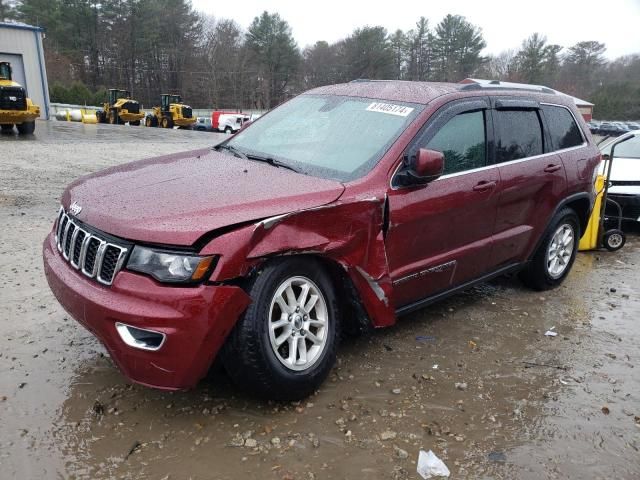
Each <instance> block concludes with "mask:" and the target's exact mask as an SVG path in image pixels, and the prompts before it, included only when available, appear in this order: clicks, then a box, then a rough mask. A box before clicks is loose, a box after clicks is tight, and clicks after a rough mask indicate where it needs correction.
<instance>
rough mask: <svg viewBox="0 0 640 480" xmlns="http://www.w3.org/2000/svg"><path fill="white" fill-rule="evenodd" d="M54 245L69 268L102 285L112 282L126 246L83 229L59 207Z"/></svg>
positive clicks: (122, 260) (121, 262) (124, 254)
mask: <svg viewBox="0 0 640 480" xmlns="http://www.w3.org/2000/svg"><path fill="white" fill-rule="evenodd" d="M56 244H57V245H58V251H59V252H60V253H61V254H62V257H63V258H64V259H65V260H66V261H67V262H69V264H70V265H71V266H72V267H73V268H75V269H76V270H79V271H81V272H82V273H83V274H84V275H86V276H87V277H89V278H94V279H96V280H97V281H98V282H100V283H102V284H103V285H111V284H112V283H113V279H114V278H115V276H116V273H118V271H119V270H120V268H121V267H122V264H123V263H124V260H125V258H126V256H127V248H126V247H124V246H122V245H116V244H115V243H112V242H109V241H107V240H105V239H104V238H103V237H101V236H100V235H99V234H96V233H95V232H92V231H89V230H87V229H86V228H83V227H82V226H80V224H79V223H77V221H74V219H73V218H72V217H70V216H69V215H67V213H66V212H65V211H64V209H63V208H60V213H59V214H58V223H57V226H56Z"/></svg>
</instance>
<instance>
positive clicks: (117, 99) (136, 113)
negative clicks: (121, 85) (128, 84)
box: [96, 88, 144, 125]
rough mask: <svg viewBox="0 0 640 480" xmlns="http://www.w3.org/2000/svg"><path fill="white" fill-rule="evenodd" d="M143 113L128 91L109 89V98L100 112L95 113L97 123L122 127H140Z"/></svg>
mask: <svg viewBox="0 0 640 480" xmlns="http://www.w3.org/2000/svg"><path fill="white" fill-rule="evenodd" d="M143 118H144V112H143V111H142V110H140V103H139V102H138V101H136V100H133V99H132V98H131V93H130V92H129V91H128V90H119V89H117V88H110V89H109V98H108V99H107V101H106V102H105V103H103V104H102V110H98V111H97V112H96V119H97V120H98V123H110V124H112V125H122V124H124V123H127V122H129V125H140V121H141V120H142V119H143Z"/></svg>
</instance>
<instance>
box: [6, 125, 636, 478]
mask: <svg viewBox="0 0 640 480" xmlns="http://www.w3.org/2000/svg"><path fill="white" fill-rule="evenodd" d="M217 138H220V137H217V136H215V135H213V134H207V133H199V132H184V131H177V130H175V131H170V132H168V131H163V130H158V129H145V128H143V127H138V128H136V127H131V128H130V127H125V126H108V125H106V126H102V125H101V126H83V125H79V124H67V123H57V122H49V123H46V122H39V124H38V127H37V131H36V135H35V137H32V138H27V139H24V138H23V139H21V138H19V137H17V136H13V135H11V136H7V135H3V136H2V137H0V219H2V222H3V225H2V228H1V229H0V271H1V272H2V279H1V280H0V298H1V302H0V478H2V479H4V478H7V479H12V478H16V479H58V478H65V479H66V478H72V479H107V478H117V479H120V478H122V479H194V480H195V479H240V478H242V479H353V478H364V479H404V478H408V479H409V478H410V479H414V478H418V475H417V474H416V461H417V457H418V452H419V450H420V449H424V450H429V449H431V450H433V451H434V452H435V453H436V455H438V456H439V457H440V458H441V459H442V460H444V461H445V463H446V464H447V465H448V467H449V468H450V470H451V472H452V477H451V478H480V479H483V478H486V479H489V478H497V479H503V478H504V479H507V478H508V479H512V478H519V479H543V478H550V479H555V478H563V479H564V478H570V479H587V478H589V479H591V478H593V479H597V478H603V479H604V478H616V479H635V478H640V454H639V452H638V449H639V448H640V428H639V427H640V370H638V369H639V368H640V367H639V366H638V360H639V358H640V323H639V316H640V295H638V288H639V286H640V281H639V280H640V274H639V272H638V264H639V263H640V238H639V237H638V235H637V233H636V234H633V235H631V236H630V238H629V240H628V243H627V245H626V246H625V247H624V249H622V250H621V251H619V252H617V253H608V252H595V253H581V254H580V255H579V257H578V259H577V261H576V264H575V266H574V269H573V271H572V272H571V275H570V276H569V278H568V280H567V281H566V282H565V284H564V285H563V286H562V287H561V288H559V289H557V290H554V291H551V292H545V293H544V294H540V293H537V292H532V291H529V290H527V289H525V288H524V287H523V286H522V285H521V284H520V283H519V282H518V281H517V280H516V279H514V278H502V279H499V280H497V281H494V282H492V283H490V284H487V285H484V286H482V287H478V288H475V289H473V290H471V291H469V292H467V293H464V294H461V295H458V296H455V297H453V298H451V299H449V300H447V301H445V302H442V303H439V304H437V305H434V306H432V307H429V308H428V309H426V310H423V311H420V312H417V313H415V314H412V315H410V316H408V317H405V318H403V319H401V321H400V322H399V324H398V325H397V326H396V327H393V328H390V329H387V330H383V331H376V332H374V333H373V334H371V335H366V336H363V337H360V338H357V339H349V340H347V341H345V342H344V343H343V345H342V347H341V349H340V352H339V361H338V364H337V365H336V367H335V369H334V370H333V372H332V374H331V376H330V378H329V380H328V381H327V382H326V383H325V384H324V386H323V387H322V388H321V390H320V391H319V392H318V393H317V394H315V395H314V396H312V397H310V398H309V399H308V400H306V401H304V402H300V403H294V404H276V403H265V402H259V401H255V400H252V399H250V398H247V397H245V396H244V395H242V394H241V393H240V392H238V391H237V390H236V389H235V388H234V387H233V386H232V385H230V383H229V381H228V379H227V378H226V377H225V376H224V374H223V373H220V372H214V373H212V375H211V376H210V378H207V379H206V380H205V381H203V382H201V383H200V385H199V386H198V388H197V389H195V390H194V391H190V392H181V393H166V392H160V391H155V390H150V389H148V388H144V387H141V386H137V385H131V384H129V383H128V382H127V381H126V379H125V378H124V377H123V376H122V375H121V374H120V373H119V372H118V370H117V369H116V368H115V367H114V365H113V363H112V362H111V360H110V359H109V357H108V356H107V354H106V352H105V350H104V349H103V348H102V346H101V345H100V344H99V343H98V342H97V341H96V340H95V339H94V338H93V337H92V336H91V335H90V334H89V333H88V332H87V331H85V330H84V329H83V328H81V327H80V326H79V325H78V324H77V323H76V322H75V321H74V320H72V319H70V318H69V316H68V315H67V314H66V313H65V312H64V311H63V309H62V308H61V307H60V306H59V305H58V304H57V302H56V301H55V299H54V297H53V295H52V294H51V293H50V291H49V289H48V287H47V284H46V281H45V278H44V275H43V270H42V260H41V243H42V240H43V239H44V237H45V235H46V234H47V232H48V231H49V229H50V228H51V226H52V223H53V221H54V217H55V214H56V210H57V208H58V199H59V197H60V194H61V192H62V190H63V188H64V186H65V185H66V184H68V183H69V182H70V181H71V180H73V179H74V178H76V177H77V176H79V175H82V174H85V173H88V172H93V171H95V170H98V169H100V168H103V167H106V166H109V165H113V164H116V163H119V162H123V161H128V160H133V159H137V158H143V157H148V156H152V155H154V154H161V153H169V152H174V151H180V150H185V149H190V148H200V147H202V146H206V145H210V144H212V143H214V142H215V139H217ZM551 327H555V331H556V332H558V336H556V337H549V336H545V335H544V333H545V332H546V331H547V330H548V329H550V328H551Z"/></svg>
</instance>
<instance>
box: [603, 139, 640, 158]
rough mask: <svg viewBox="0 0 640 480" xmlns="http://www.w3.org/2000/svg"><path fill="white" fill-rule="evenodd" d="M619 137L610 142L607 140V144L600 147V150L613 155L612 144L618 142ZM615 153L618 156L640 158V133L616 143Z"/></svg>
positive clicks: (604, 153)
mask: <svg viewBox="0 0 640 480" xmlns="http://www.w3.org/2000/svg"><path fill="white" fill-rule="evenodd" d="M617 141H618V139H617V138H615V139H613V140H611V141H610V142H607V143H606V145H603V146H602V147H600V151H601V152H602V154H603V155H611V146H612V145H613V144H614V143H615V142H617ZM614 155H615V156H616V158H638V159H640V135H635V136H634V137H632V138H630V139H629V140H626V141H625V142H622V143H620V144H618V145H616V149H615V150H614Z"/></svg>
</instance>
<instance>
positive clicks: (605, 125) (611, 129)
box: [597, 122, 629, 137]
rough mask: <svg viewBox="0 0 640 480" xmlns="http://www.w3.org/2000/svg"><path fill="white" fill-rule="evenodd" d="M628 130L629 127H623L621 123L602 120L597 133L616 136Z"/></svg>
mask: <svg viewBox="0 0 640 480" xmlns="http://www.w3.org/2000/svg"><path fill="white" fill-rule="evenodd" d="M628 131H629V129H627V128H625V127H624V126H623V125H620V124H617V123H613V122H602V124H600V126H599V127H598V129H597V134H598V135H602V136H604V137H618V136H620V135H622V134H623V133H626V132H628Z"/></svg>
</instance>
